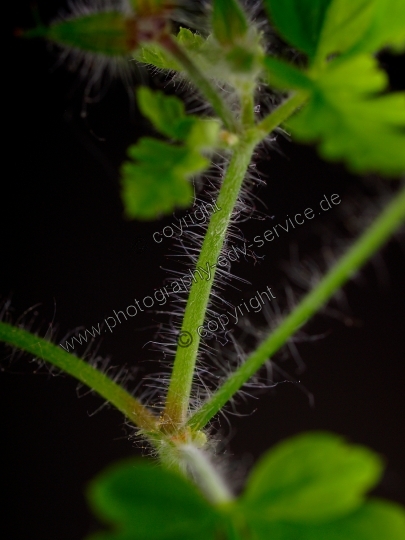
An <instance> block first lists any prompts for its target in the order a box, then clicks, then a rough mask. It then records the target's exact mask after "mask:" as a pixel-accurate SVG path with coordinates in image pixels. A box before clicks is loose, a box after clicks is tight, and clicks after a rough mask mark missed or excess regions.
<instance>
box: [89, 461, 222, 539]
mask: <svg viewBox="0 0 405 540" xmlns="http://www.w3.org/2000/svg"><path fill="white" fill-rule="evenodd" d="M89 499H90V502H91V505H92V507H93V509H94V511H95V512H96V514H97V515H98V516H99V517H100V519H102V520H103V521H105V522H107V523H109V524H111V525H113V526H114V527H115V528H116V532H115V531H114V532H105V533H98V534H96V535H95V536H92V537H91V538H92V540H96V539H98V540H190V539H191V538H196V539H197V540H210V539H212V540H215V538H216V536H215V531H216V530H217V527H218V519H219V516H218V514H217V513H216V511H215V509H214V507H213V506H212V505H211V504H210V503H209V502H208V501H207V500H206V499H204V498H203V496H202V495H201V494H200V493H199V492H198V491H197V489H196V488H195V487H194V486H193V485H192V484H191V483H189V482H188V481H187V480H186V479H185V478H183V477H181V476H179V475H177V474H175V473H173V472H170V471H168V470H165V469H162V468H160V467H158V466H156V465H154V464H151V463H148V462H146V461H145V462H144V461H128V462H124V463H119V464H116V465H113V466H112V467H110V468H109V469H107V470H106V471H104V472H103V473H102V474H101V475H99V477H98V478H96V480H94V481H93V482H92V484H91V485H90V489H89Z"/></svg>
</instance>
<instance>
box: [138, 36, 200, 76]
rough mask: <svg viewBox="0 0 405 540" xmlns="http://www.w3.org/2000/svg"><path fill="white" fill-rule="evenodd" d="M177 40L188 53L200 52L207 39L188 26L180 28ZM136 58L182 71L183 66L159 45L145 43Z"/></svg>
mask: <svg viewBox="0 0 405 540" xmlns="http://www.w3.org/2000/svg"><path fill="white" fill-rule="evenodd" d="M176 40H177V42H178V43H179V45H181V46H182V47H184V49H186V51H187V52H188V53H191V54H195V53H198V52H199V51H200V50H201V48H202V47H203V46H204V44H205V40H204V39H203V38H202V37H201V36H199V35H198V34H194V33H193V32H191V30H188V28H180V30H179V32H178V34H177V36H176ZM134 58H135V60H137V61H138V62H141V63H143V64H149V65H150V66H154V67H156V68H159V69H169V70H171V71H182V67H181V66H180V65H179V64H178V63H177V62H176V60H175V59H174V58H172V57H171V56H170V55H169V54H167V53H166V52H165V51H164V50H163V49H161V48H160V47H159V46H158V45H154V44H152V43H151V44H149V43H148V44H147V45H146V44H143V45H142V46H141V47H140V48H139V49H138V50H137V51H136V53H135V55H134Z"/></svg>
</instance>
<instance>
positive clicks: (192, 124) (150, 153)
mask: <svg viewBox="0 0 405 540" xmlns="http://www.w3.org/2000/svg"><path fill="white" fill-rule="evenodd" d="M137 97H138V103H139V107H140V109H141V111H142V113H143V114H144V115H145V116H146V117H147V118H148V119H149V120H150V121H151V122H152V124H153V126H154V127H155V128H156V129H157V130H159V131H160V132H161V133H163V134H164V135H166V136H167V137H170V138H171V139H173V140H174V141H178V142H181V143H183V144H182V145H173V144H169V143H166V142H163V141H158V140H155V139H151V138H148V137H145V138H142V139H141V140H140V142H139V143H138V144H136V145H133V146H131V147H130V148H129V149H128V154H129V156H130V158H132V161H127V162H125V163H124V165H123V167H122V186H123V189H122V198H123V201H124V206H125V211H126V214H127V216H128V217H130V218H139V219H154V218H156V217H157V216H159V215H161V214H168V213H171V212H173V210H174V209H175V208H176V207H180V208H185V207H187V206H189V205H190V204H191V200H192V196H193V190H192V186H191V184H190V182H189V179H190V177H192V176H193V175H195V174H198V173H200V172H202V171H203V170H204V169H206V168H207V167H208V165H209V161H208V160H207V159H206V158H205V157H204V156H203V155H202V154H201V152H203V151H205V150H210V149H212V148H213V147H215V146H216V145H217V144H218V137H219V129H220V124H219V122H218V121H217V120H210V119H203V118H199V117H198V116H193V115H187V114H186V112H185V109H184V105H183V102H182V101H181V100H180V99H179V98H177V97H175V96H166V95H165V94H164V93H163V92H159V91H158V92H153V91H152V90H150V89H149V88H146V87H141V88H139V89H138V92H137Z"/></svg>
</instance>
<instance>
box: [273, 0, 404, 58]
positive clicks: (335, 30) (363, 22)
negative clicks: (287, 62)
mask: <svg viewBox="0 0 405 540" xmlns="http://www.w3.org/2000/svg"><path fill="white" fill-rule="evenodd" d="M381 1H383V2H385V3H386V4H389V3H390V1H389V0H284V1H283V2H280V1H279V0H265V4H266V7H267V10H268V12H269V14H270V17H271V18H272V20H273V22H274V23H275V25H276V27H277V28H278V30H279V32H280V34H281V35H282V36H283V37H284V38H285V39H286V40H287V41H288V42H289V43H291V44H292V45H294V46H295V47H296V48H297V49H299V50H301V51H303V52H305V53H306V54H307V55H308V56H309V58H310V60H314V59H316V60H317V62H318V63H320V62H322V61H323V60H324V59H325V58H326V57H327V56H329V55H330V54H333V53H342V52H346V51H348V50H350V49H351V48H353V47H354V46H355V45H356V44H357V43H359V42H361V41H362V40H363V39H364V36H365V35H367V33H368V32H369V29H370V27H371V25H372V23H373V21H374V20H375V17H376V5H377V2H381ZM396 1H397V0H394V2H396ZM396 24H397V25H398V23H396Z"/></svg>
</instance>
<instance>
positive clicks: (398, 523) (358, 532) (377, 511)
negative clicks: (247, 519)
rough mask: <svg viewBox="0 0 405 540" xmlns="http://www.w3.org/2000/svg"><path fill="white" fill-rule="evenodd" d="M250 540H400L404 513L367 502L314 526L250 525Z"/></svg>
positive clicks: (404, 527) (260, 522)
mask: <svg viewBox="0 0 405 540" xmlns="http://www.w3.org/2000/svg"><path fill="white" fill-rule="evenodd" d="M250 525H251V528H252V532H253V536H252V540H270V539H271V540H403V539H404V538H405V512H404V509H403V508H401V507H400V506H397V505H395V504H392V503H387V502H382V501H370V502H368V503H366V504H364V505H363V506H362V507H360V508H359V509H358V510H356V511H355V512H353V513H351V514H349V515H348V516H345V517H343V518H341V519H337V520H334V521H330V522H328V523H320V524H314V525H307V524H301V523H300V524H292V523H282V522H279V523H277V522H270V521H269V522H266V521H265V520H258V521H255V522H252V523H250Z"/></svg>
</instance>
